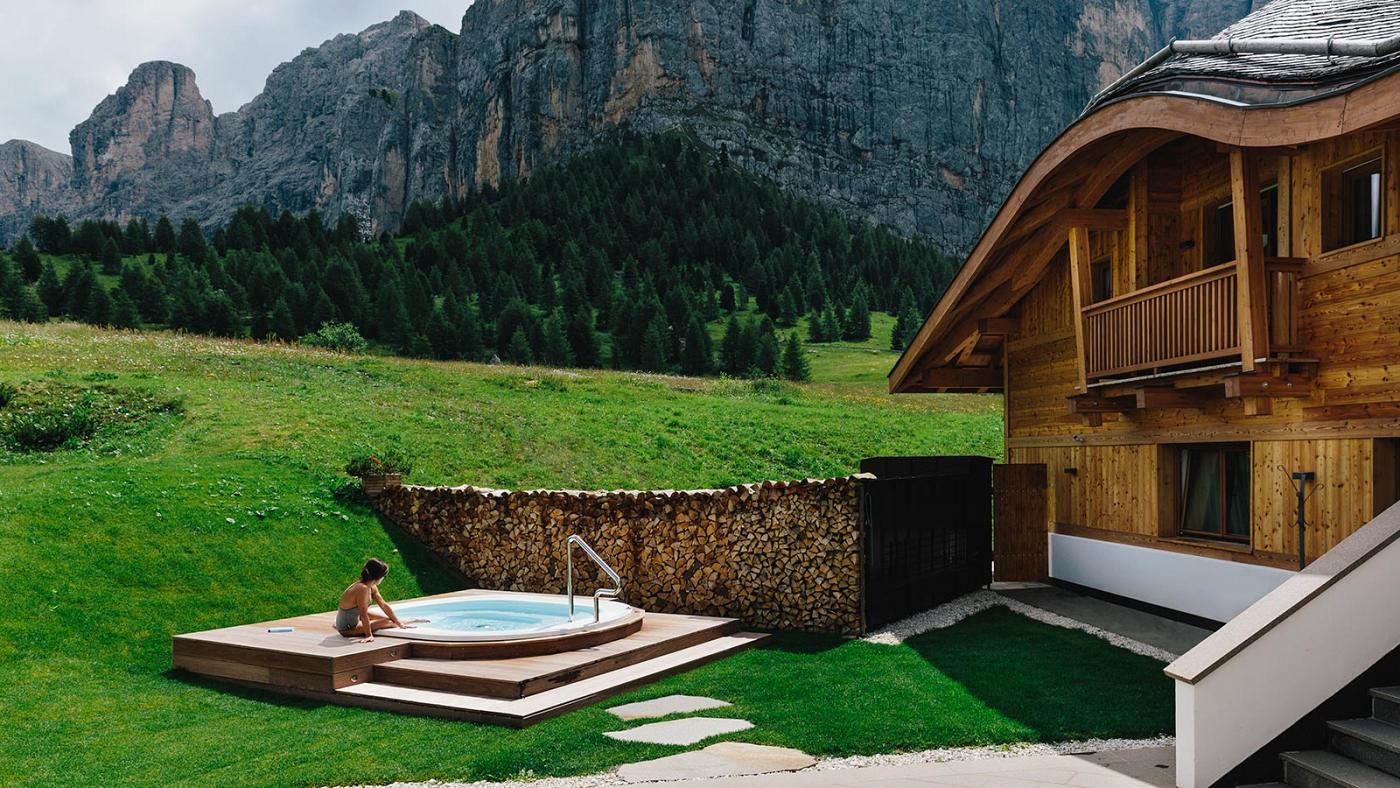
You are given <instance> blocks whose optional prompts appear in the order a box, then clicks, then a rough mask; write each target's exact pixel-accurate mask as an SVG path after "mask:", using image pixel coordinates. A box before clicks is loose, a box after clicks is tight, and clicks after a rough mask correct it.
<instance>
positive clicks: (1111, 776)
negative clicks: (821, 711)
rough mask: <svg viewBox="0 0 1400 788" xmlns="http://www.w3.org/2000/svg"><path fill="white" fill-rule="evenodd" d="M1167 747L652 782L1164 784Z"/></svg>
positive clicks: (981, 787)
mask: <svg viewBox="0 0 1400 788" xmlns="http://www.w3.org/2000/svg"><path fill="white" fill-rule="evenodd" d="M1173 759H1174V754H1173V749H1172V748H1171V747H1151V748H1147V749H1141V750H1117V751H1114V752H1102V753H1092V754H1088V755H1030V756H1025V757H1020V758H984V759H982V760H975V761H950V762H947V763H925V764H917V765H913V766H868V767H863V768H859V769H837V770H831V771H818V770H812V769H807V770H804V771H800V772H791V773H787V774H766V775H759V776H755V777H728V778H721V779H711V780H683V781H679V782H670V783H653V784H654V785H664V786H686V787H687V788H701V787H702V786H703V787H704V788H756V787H761V788H768V786H772V787H773V788H798V786H801V787H802V788H923V787H924V786H934V785H938V786H944V785H956V786H977V787H978V788H1032V786H1065V785H1074V786H1089V787H1090V788H1146V787H1147V786H1160V787H1161V788H1169V786H1172V785H1174V784H1175V776H1176V775H1175V770H1174V769H1173V768H1172V764H1173Z"/></svg>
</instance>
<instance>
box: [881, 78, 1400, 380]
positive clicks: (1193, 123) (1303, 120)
mask: <svg viewBox="0 0 1400 788" xmlns="http://www.w3.org/2000/svg"><path fill="white" fill-rule="evenodd" d="M1397 116H1400V65H1393V66H1390V67H1389V68H1387V69H1385V70H1383V71H1380V72H1378V73H1376V74H1373V75H1371V76H1369V77H1367V78H1365V79H1362V80H1359V81H1357V82H1353V83H1350V84H1348V85H1346V86H1345V87H1343V88H1337V89H1332V90H1328V91H1324V92H1320V93H1316V94H1313V95H1310V96H1307V97H1304V98H1299V99H1296V100H1291V101H1287V102H1282V103H1277V104H1244V103H1241V102H1238V101H1231V100H1228V99H1223V98H1221V97H1219V96H1213V95H1203V94H1198V93H1194V92H1193V93H1183V92H1179V91H1163V92H1160V93H1153V92H1143V93H1134V94H1132V95H1125V96H1121V97H1116V98H1112V99H1109V100H1107V101H1105V102H1103V103H1101V104H1098V105H1096V106H1094V107H1092V109H1091V110H1090V111H1089V112H1087V113H1086V114H1084V115H1082V116H1080V117H1079V118H1078V119H1076V120H1075V121H1074V123H1071V124H1070V125H1069V126H1068V127H1067V128H1065V129H1064V130H1063V131H1062V132H1060V134H1059V135H1057V136H1056V137H1055V139H1054V140H1052V141H1051V142H1050V144H1049V145H1047V146H1046V147H1045V148H1044V149H1043V150H1042V151H1041V152H1040V154H1039V155H1037V156H1036V158H1035V159H1034V160H1033V161H1032V162H1031V164H1030V166H1029V167H1028V168H1027V169H1026V171H1025V172H1024V173H1022V176H1021V178H1020V179H1019V180H1018V181H1017V183H1016V185H1015V187H1013V188H1012V190H1011V192H1010V194H1008V195H1007V198H1006V199H1005V200H1004V201H1003V203H1002V206H1001V208H1000V209H998V211H997V214H996V216H994V217H993V219H992V221H991V222H990V223H989V224H988V225H987V229H986V230H985V231H984V232H983V233H982V235H981V237H980V238H979V239H978V241H977V243H976V245H975V246H974V247H973V249H972V252H971V253H969V255H968V256H967V258H966V259H965V260H964V262H963V264H962V266H961V267H960V268H959V270H958V273H957V274H956V275H955V276H954V278H953V281H952V283H950V284H949V286H948V288H947V290H945V291H944V293H943V295H942V296H941V297H940V298H939V301H938V303H937V304H936V305H935V306H934V308H933V310H932V311H931V312H930V313H929V315H928V316H927V317H926V318H925V320H924V323H923V325H922V326H921V327H920V329H919V331H918V332H917V333H916V334H915V336H914V339H913V340H912V341H911V342H910V343H909V345H908V347H906V348H905V349H904V352H903V353H901V354H900V356H899V359H898V360H897V361H896V362H895V365H894V367H893V368H892V369H891V370H890V372H889V375H888V379H889V391H890V392H891V393H899V392H901V391H904V390H907V389H908V388H910V387H911V383H910V381H909V379H908V378H909V375H910V373H911V372H912V371H913V368H914V367H915V364H916V362H917V361H918V359H919V357H920V356H921V355H922V354H923V353H924V352H925V351H927V349H928V347H929V345H930V344H931V342H932V341H933V340H934V339H936V338H938V332H939V331H940V330H943V331H946V330H947V329H948V326H945V325H942V323H943V319H944V318H945V317H946V316H947V315H948V314H949V313H950V312H951V311H952V309H953V308H954V307H955V306H956V305H957V304H958V302H959V300H960V299H961V298H962V297H963V296H964V295H965V294H966V293H967V290H968V289H969V287H970V285H971V284H972V282H973V281H975V280H976V279H977V278H978V277H979V276H980V275H981V274H982V273H984V266H985V265H986V264H987V262H988V260H989V259H990V258H991V256H992V254H993V253H994V252H995V251H996V247H997V243H998V242H999V240H1000V239H1001V238H1002V237H1003V236H1004V235H1005V234H1006V233H1007V231H1008V230H1009V229H1010V228H1011V226H1012V225H1014V224H1015V220H1016V218H1017V216H1018V214H1019V213H1020V211H1021V209H1022V208H1023V207H1024V206H1025V205H1026V204H1027V203H1028V202H1029V201H1030V199H1031V198H1032V197H1033V196H1034V195H1035V191H1036V189H1037V188H1039V187H1040V186H1041V185H1043V184H1044V183H1045V182H1046V180H1047V179H1049V178H1050V177H1051V176H1052V175H1054V173H1055V172H1056V171H1057V170H1058V169H1059V167H1060V166H1061V165H1063V164H1064V163H1066V162H1067V161H1069V160H1070V159H1071V158H1072V157H1073V155H1074V154H1076V153H1078V152H1080V151H1083V150H1085V149H1086V148H1088V147H1090V146H1092V145H1094V144H1095V143H1102V142H1104V141H1105V140H1107V139H1109V138H1111V137H1113V136H1114V135H1118V134H1123V133H1130V132H1142V131H1153V130H1155V131H1166V132H1173V133H1175V134H1179V135H1191V136H1196V137H1201V138H1203V139H1208V140H1211V141H1213V142H1216V143H1220V144H1225V145H1235V146H1239V147H1246V148H1249V147H1278V146H1289V145H1304V144H1308V143H1311V142H1316V141H1318V140H1322V139H1327V138H1330V137H1336V136H1339V135H1342V134H1347V133H1350V132H1353V131H1359V130H1361V129H1365V128H1368V127H1370V126H1375V125H1377V124H1380V123H1383V122H1385V121H1388V120H1391V119H1393V118H1395V117H1397ZM1080 207H1090V206H1080Z"/></svg>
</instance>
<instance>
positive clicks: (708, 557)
mask: <svg viewBox="0 0 1400 788" xmlns="http://www.w3.org/2000/svg"><path fill="white" fill-rule="evenodd" d="M860 481H861V477H860V476H853V477H843V478H837V479H825V480H804V481H793V482H763V483H761V484H748V485H741V486H736V487H726V488H721V489H716V490H689V491H670V490H664V491H650V492H631V491H610V492H577V491H552V490H531V491H506V490H488V489H481V488H476V487H416V486H402V487H392V488H390V489H388V490H386V491H385V492H384V493H383V494H382V495H379V496H376V498H375V499H374V503H375V505H376V506H377V507H378V508H379V509H380V511H382V512H383V513H384V514H385V515H386V516H387V517H388V518H389V519H391V520H393V521H394V522H395V523H397V524H398V525H399V526H401V527H402V528H404V529H405V530H406V531H408V532H409V533H411V534H412V535H414V536H415V537H417V538H418V539H419V540H421V541H422V542H424V543H425V544H427V545H428V546H429V547H430V548H431V549H432V550H433V551H435V552H436V553H437V554H438V555H439V556H441V557H442V558H444V559H446V560H447V562H448V563H449V564H451V565H453V566H454V567H456V568H457V569H458V570H459V571H460V572H462V573H463V574H464V575H466V576H467V577H468V578H470V579H471V580H472V581H474V582H475V583H476V585H478V586H479V587H481V588H490V589H497V590H505V591H532V592H541V593H563V592H564V587H565V554H564V549H565V548H564V545H565V540H566V539H567V538H568V537H569V536H570V535H571V534H579V535H580V536H582V537H583V538H584V539H585V540H586V541H587V542H588V543H589V544H590V545H592V546H593V547H594V549H595V550H597V551H598V553H599V554H600V555H601V556H602V557H603V558H604V559H605V560H606V561H607V562H608V563H610V564H611V565H612V566H613V568H614V569H616V570H617V572H618V573H619V574H620V575H621V576H622V579H623V590H622V595H621V598H622V600H623V601H625V602H627V603H629V604H632V605H636V606H638V607H641V608H643V609H645V610H650V611H655V612H659V613H688V614H694V615H707V616H729V617H734V618H739V619H742V620H743V621H744V622H745V623H746V624H748V625H750V626H754V627H762V628H771V629H786V630H804V631H811V632H835V633H845V634H853V633H857V632H860V631H861V628H862V621H861V571H862V570H861V523H860ZM574 568H575V577H576V579H575V591H576V592H577V593H580V594H583V595H584V596H585V597H586V596H589V595H591V594H592V592H593V590H594V589H596V588H599V587H602V586H605V585H610V583H608V582H606V578H605V577H604V576H603V574H602V572H601V571H599V570H598V569H597V567H596V566H595V565H594V564H593V563H592V562H591V561H589V560H588V558H587V557H586V556H584V555H583V554H582V552H579V553H577V554H576V555H575V557H574ZM580 604H582V605H587V604H589V602H588V600H587V599H586V598H584V599H581V600H580Z"/></svg>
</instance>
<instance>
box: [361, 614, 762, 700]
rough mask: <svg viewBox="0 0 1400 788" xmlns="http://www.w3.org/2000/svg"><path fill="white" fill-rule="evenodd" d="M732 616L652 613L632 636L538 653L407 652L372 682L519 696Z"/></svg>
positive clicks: (646, 653)
mask: <svg viewBox="0 0 1400 788" xmlns="http://www.w3.org/2000/svg"><path fill="white" fill-rule="evenodd" d="M739 626H740V625H739V621H738V620H736V619H695V618H690V617H669V616H668V617H665V618H662V617H660V616H657V622H656V623H654V624H651V625H650V626H648V627H646V628H644V629H643V631H642V632H639V633H638V634H637V635H635V636H633V637H628V638H624V639H622V640H614V641H612V642H610V643H603V644H600V645H597V646H593V647H589V648H584V649H580V650H578V651H570V652H564V653H558V654H551V655H546V656H538V657H520V658H515V659H499V660H440V659H425V658H419V657H416V656H415V657H412V658H409V659H402V660H397V661H394V662H386V663H384V664H382V665H377V666H375V674H374V675H375V679H374V680H375V681H378V682H381V683H386V684H401V685H404V686H411V687H420V688H423V689H435V690H443V691H447V692H455V693H458V694H464V695H482V696H487V697H494V698H520V697H525V696H527V695H532V694H534V693H536V692H543V691H545V690H549V689H553V688H555V687H558V686H562V685H564V684H567V683H569V682H572V681H577V680H579V679H581V678H588V677H591V676H597V675H601V674H603V673H607V672H610V671H613V670H617V669H619V668H623V667H627V666H629V665H635V664H638V663H641V662H645V661H647V660H650V659H655V658H656V657H659V656H662V655H664V654H668V653H671V652H673V651H680V650H682V649H686V648H689V647H691V646H694V645H698V644H700V643H703V642H705V641H708V640H712V639H714V638H716V637H721V636H724V635H728V634H732V633H734V632H737V631H738V630H739Z"/></svg>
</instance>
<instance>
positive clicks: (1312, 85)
mask: <svg viewBox="0 0 1400 788" xmlns="http://www.w3.org/2000/svg"><path fill="white" fill-rule="evenodd" d="M1397 35H1400V0H1273V2H1270V3H1269V4H1267V5H1265V6H1264V7H1263V8H1260V9H1258V10H1256V11H1254V12H1253V13H1251V14H1250V15H1248V16H1246V17H1245V18H1244V19H1241V20H1240V21H1238V22H1236V23H1235V24H1233V25H1231V26H1229V27H1227V28H1225V29H1224V30H1223V31H1221V32H1220V33H1219V34H1218V35H1216V36H1215V37H1214V38H1216V39H1226V38H1237V39H1239V38H1254V39H1258V38H1294V39H1297V38H1306V39H1327V38H1337V39H1366V40H1376V39H1386V38H1391V37H1393V36H1397ZM1397 66H1400V53H1397V54H1394V55H1389V56H1386V57H1380V58H1364V57H1341V56H1327V55H1273V54H1236V55H1214V54H1209V55H1205V54H1176V55H1173V56H1172V57H1171V58H1169V59H1168V60H1166V61H1165V62H1163V63H1162V64H1161V65H1159V66H1157V67H1156V68H1153V69H1152V70H1150V71H1148V72H1146V73H1145V74H1142V75H1141V76H1139V77H1137V78H1136V79H1134V80H1132V81H1131V82H1129V83H1127V84H1125V85H1120V86H1118V87H1117V88H1115V89H1114V90H1113V91H1112V92H1111V93H1109V94H1106V95H1102V96H1099V97H1097V98H1096V99H1095V101H1094V102H1093V103H1092V104H1091V105H1090V109H1093V108H1094V107H1097V106H1099V105H1102V104H1103V103H1105V102H1107V101H1111V100H1113V99H1117V98H1123V97H1126V96H1130V95H1135V94H1140V93H1152V92H1161V91H1172V90H1176V91H1186V92H1193V93H1203V94H1206V95H1213V96H1217V97H1219V98H1225V99H1230V100H1234V101H1243V102H1244V103H1248V104H1263V103H1278V102H1282V101H1288V100H1292V99H1296V98H1301V97H1304V96H1306V95H1308V94H1315V93H1317V92H1319V91H1320V90H1324V89H1327V88H1331V87H1340V86H1345V85H1346V84H1349V83H1354V82H1356V81H1358V80H1360V79H1362V78H1365V77H1368V76H1371V75H1373V74H1376V73H1379V72H1382V71H1387V70H1390V69H1392V68H1395V67H1397Z"/></svg>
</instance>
